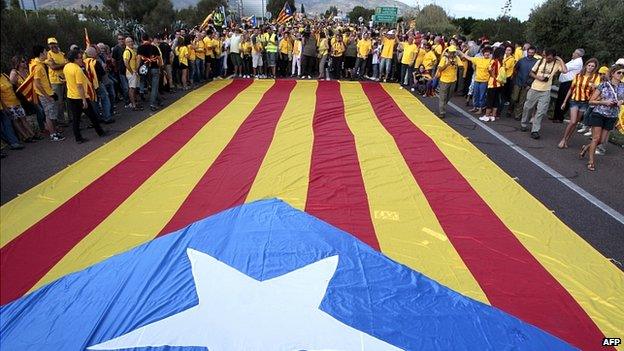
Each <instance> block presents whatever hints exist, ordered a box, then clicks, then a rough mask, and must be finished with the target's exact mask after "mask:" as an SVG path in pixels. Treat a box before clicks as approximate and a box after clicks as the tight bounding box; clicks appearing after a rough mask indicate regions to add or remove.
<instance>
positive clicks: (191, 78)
mask: <svg viewBox="0 0 624 351" xmlns="http://www.w3.org/2000/svg"><path fill="white" fill-rule="evenodd" d="M193 41H194V38H193V36H188V37H186V38H184V42H185V43H186V49H187V50H188V57H187V60H188V84H189V86H193V84H195V83H197V76H196V75H197V73H196V67H195V60H196V59H197V55H196V54H195V45H193Z"/></svg>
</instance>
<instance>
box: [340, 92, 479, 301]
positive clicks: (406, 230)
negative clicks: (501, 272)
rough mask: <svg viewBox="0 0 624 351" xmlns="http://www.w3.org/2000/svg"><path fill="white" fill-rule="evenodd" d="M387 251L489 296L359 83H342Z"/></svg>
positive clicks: (448, 282) (456, 286)
mask: <svg viewBox="0 0 624 351" xmlns="http://www.w3.org/2000/svg"><path fill="white" fill-rule="evenodd" d="M340 88H341V93H342V96H343V99H344V103H345V115H346V119H347V123H348V125H349V128H350V129H351V131H352V133H353V134H354V136H355V143H356V148H357V153H358V158H359V161H360V167H361V170H362V177H363V178H364V185H365V187H366V194H367V196H368V203H369V206H370V212H371V215H372V216H373V225H374V226H375V233H377V239H378V241H379V245H380V247H381V251H382V252H383V253H384V254H386V255H387V256H389V257H390V258H392V259H394V260H396V261H398V262H401V263H403V264H406V265H408V266H409V267H410V268H412V269H414V270H416V271H419V272H421V273H423V274H425V275H426V276H428V277H430V278H432V279H434V280H436V281H438V282H440V283H441V284H444V285H446V286H448V287H450V288H451V289H454V290H456V291H458V292H460V293H462V294H464V295H467V296H470V297H472V298H474V299H476V300H479V301H481V302H484V303H488V300H487V297H486V296H485V294H484V293H483V290H481V288H480V287H479V284H478V283H477V281H476V280H475V278H474V277H473V276H472V274H471V273H470V271H469V270H468V268H467V267H466V265H465V264H464V262H463V261H462V259H461V257H460V256H459V254H458V253H457V251H456V250H455V248H454V247H453V245H452V244H451V242H450V241H449V240H448V238H447V237H446V234H445V233H444V230H443V229H442V227H441V226H440V223H439V222H438V220H437V219H436V216H435V214H434V212H433V210H432V209H431V207H430V206H429V203H428V202H427V199H426V198H425V195H424V194H423V193H422V191H421V190H420V188H419V187H418V184H417V183H416V180H415V179H414V177H413V176H412V174H411V172H410V169H409V167H408V165H407V164H406V162H405V159H404V158H403V156H402V154H401V152H400V151H399V149H398V147H397V145H396V143H395V141H394V139H393V138H392V136H391V135H390V134H389V133H388V132H387V131H386V129H385V128H384V127H383V126H382V124H381V122H379V120H378V119H377V117H376V115H375V113H374V112H373V108H372V107H371V105H370V102H369V100H368V98H367V97H366V95H365V94H364V91H363V90H362V86H361V85H360V84H359V83H349V82H343V83H341V84H340Z"/></svg>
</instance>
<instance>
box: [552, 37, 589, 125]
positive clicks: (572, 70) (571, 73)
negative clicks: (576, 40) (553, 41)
mask: <svg viewBox="0 0 624 351" xmlns="http://www.w3.org/2000/svg"><path fill="white" fill-rule="evenodd" d="M583 55H585V50H583V49H576V50H574V52H573V53H572V59H571V60H570V61H568V63H566V67H567V69H568V72H567V73H561V75H560V76H559V91H558V92H557V102H556V103H555V106H561V104H562V103H563V100H565V97H566V95H568V91H569V90H570V86H571V85H572V80H573V79H574V77H575V76H576V75H577V74H578V73H579V72H581V70H582V69H583ZM554 110H555V112H554V114H553V123H563V118H564V115H565V113H566V111H567V110H568V108H567V107H566V108H565V109H560V108H555V109H554Z"/></svg>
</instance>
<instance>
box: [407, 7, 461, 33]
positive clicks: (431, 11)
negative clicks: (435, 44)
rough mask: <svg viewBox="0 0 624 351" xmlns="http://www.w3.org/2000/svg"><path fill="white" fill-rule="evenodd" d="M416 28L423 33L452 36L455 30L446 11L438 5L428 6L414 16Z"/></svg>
mask: <svg viewBox="0 0 624 351" xmlns="http://www.w3.org/2000/svg"><path fill="white" fill-rule="evenodd" d="M416 27H417V28H418V29H419V30H420V31H423V32H432V33H438V34H447V35H448V34H454V33H455V32H457V28H456V27H455V26H454V25H453V23H451V20H450V18H449V17H448V15H447V14H446V11H444V9H443V8H442V7H440V6H438V5H435V4H430V5H427V6H425V7H423V8H422V10H420V12H419V13H418V15H416Z"/></svg>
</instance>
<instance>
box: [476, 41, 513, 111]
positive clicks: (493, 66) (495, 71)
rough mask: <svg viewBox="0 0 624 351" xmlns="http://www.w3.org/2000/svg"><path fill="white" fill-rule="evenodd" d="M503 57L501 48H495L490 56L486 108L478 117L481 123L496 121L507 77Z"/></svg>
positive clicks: (503, 53) (503, 51) (503, 52)
mask: <svg viewBox="0 0 624 351" xmlns="http://www.w3.org/2000/svg"><path fill="white" fill-rule="evenodd" d="M504 57H505V49H504V48H502V47H498V48H496V50H494V54H493V55H492V62H490V67H489V68H488V72H489V75H490V77H489V79H488V85H487V91H486V98H485V99H486V108H485V115H484V116H482V117H479V119H480V120H481V121H484V122H493V121H495V120H496V111H497V110H498V105H499V102H500V98H501V96H502V94H503V86H504V85H505V82H506V81H507V75H506V74H505V73H504V72H505V66H504V65H503V59H504Z"/></svg>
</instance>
